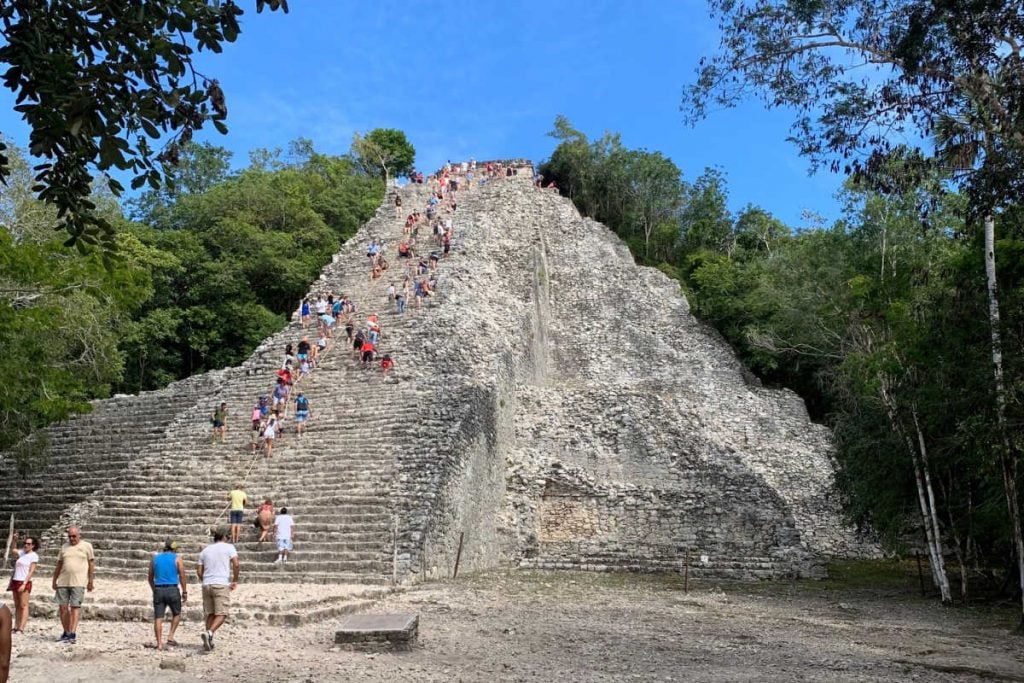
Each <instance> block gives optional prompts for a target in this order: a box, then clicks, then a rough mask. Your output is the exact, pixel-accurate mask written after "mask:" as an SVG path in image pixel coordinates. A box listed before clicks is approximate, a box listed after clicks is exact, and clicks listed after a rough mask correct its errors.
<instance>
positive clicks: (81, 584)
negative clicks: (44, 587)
mask: <svg viewBox="0 0 1024 683" xmlns="http://www.w3.org/2000/svg"><path fill="white" fill-rule="evenodd" d="M95 573H96V565H95V561H94V556H93V551H92V544H91V543H89V542H88V541H83V540H82V532H81V531H79V530H78V527H69V528H68V543H67V545H65V546H64V547H63V548H61V549H60V555H59V556H58V557H57V566H56V567H54V568H53V590H54V591H56V601H57V604H58V605H59V607H60V623H61V626H63V627H64V633H63V634H61V637H60V642H62V643H70V644H74V643H75V638H76V632H77V630H78V617H79V613H80V612H81V609H82V600H84V599H85V591H87V590H88V591H89V592H92V579H93V576H94V575H95Z"/></svg>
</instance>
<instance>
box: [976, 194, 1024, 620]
mask: <svg viewBox="0 0 1024 683" xmlns="http://www.w3.org/2000/svg"><path fill="white" fill-rule="evenodd" d="M995 233H996V224H995V217H994V216H993V215H992V214H988V215H986V216H985V276H986V278H987V279H988V316H989V323H990V325H991V328H992V376H993V380H994V381H995V390H996V424H997V426H998V428H999V463H1000V465H1001V466H1002V467H1001V469H1002V471H1003V490H1004V493H1005V495H1006V506H1007V508H1008V511H1009V514H1010V529H1011V533H1012V534H1013V548H1014V550H1015V551H1016V555H1017V578H1018V584H1019V587H1020V591H1021V594H1020V598H1021V620H1020V624H1019V626H1018V629H1024V533H1022V529H1021V519H1020V498H1019V496H1018V495H1017V470H1018V462H1019V456H1018V454H1017V450H1016V448H1014V446H1013V444H1012V442H1011V440H1010V430H1009V427H1008V425H1007V423H1006V384H1005V382H1004V380H1003V342H1002V338H1001V334H1000V323H999V286H998V283H997V281H996V237H995Z"/></svg>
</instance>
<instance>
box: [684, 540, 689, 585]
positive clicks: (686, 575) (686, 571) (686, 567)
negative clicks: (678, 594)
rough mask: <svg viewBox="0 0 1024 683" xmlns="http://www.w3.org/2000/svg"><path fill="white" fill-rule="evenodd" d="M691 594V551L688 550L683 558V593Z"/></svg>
mask: <svg viewBox="0 0 1024 683" xmlns="http://www.w3.org/2000/svg"><path fill="white" fill-rule="evenodd" d="M689 592H690V549H689V548H687V549H686V555H685V556H684V557H683V593H689Z"/></svg>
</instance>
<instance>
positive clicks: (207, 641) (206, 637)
mask: <svg viewBox="0 0 1024 683" xmlns="http://www.w3.org/2000/svg"><path fill="white" fill-rule="evenodd" d="M199 637H200V638H202V639H203V649H204V650H206V651H207V652H209V651H210V650H212V649H213V643H211V642H210V632H209V631H203V633H202V635H201V636H199Z"/></svg>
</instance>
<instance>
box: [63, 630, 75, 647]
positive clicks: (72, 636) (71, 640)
mask: <svg viewBox="0 0 1024 683" xmlns="http://www.w3.org/2000/svg"><path fill="white" fill-rule="evenodd" d="M64 642H65V643H67V644H68V645H74V644H75V634H74V633H69V634H68V637H67V639H66V640H65V641H64Z"/></svg>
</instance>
